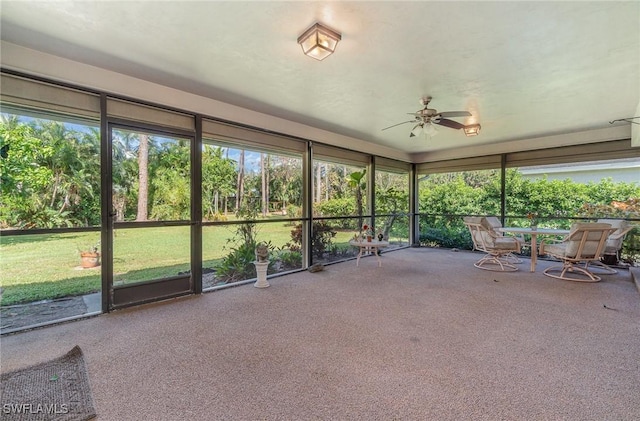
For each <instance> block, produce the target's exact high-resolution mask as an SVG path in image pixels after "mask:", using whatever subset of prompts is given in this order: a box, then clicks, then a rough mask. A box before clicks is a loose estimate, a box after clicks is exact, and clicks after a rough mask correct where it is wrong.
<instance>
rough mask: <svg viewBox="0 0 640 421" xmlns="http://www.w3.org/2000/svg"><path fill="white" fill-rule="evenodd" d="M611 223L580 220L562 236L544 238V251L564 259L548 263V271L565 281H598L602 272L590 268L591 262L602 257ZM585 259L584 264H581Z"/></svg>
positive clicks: (542, 248) (542, 251)
mask: <svg viewBox="0 0 640 421" xmlns="http://www.w3.org/2000/svg"><path fill="white" fill-rule="evenodd" d="M612 231H613V229H612V228H611V224H605V223H597V222H576V223H574V224H573V225H571V231H570V232H569V234H567V235H566V236H565V237H564V238H563V239H562V240H543V241H542V242H541V243H540V254H541V255H542V254H548V255H549V256H552V257H555V258H557V259H560V260H561V261H562V265H559V266H558V265H556V266H551V267H548V268H547V269H545V270H544V274H545V275H547V276H550V277H552V278H557V279H564V280H565V281H577V282H598V281H600V280H601V278H600V277H599V276H597V275H596V274H594V273H592V272H591V271H589V269H588V267H589V266H588V265H589V263H593V262H597V261H600V257H601V256H602V252H603V251H604V247H605V245H606V243H607V238H608V237H609V234H610V233H611V232H612ZM580 263H584V267H581V266H579V264H580Z"/></svg>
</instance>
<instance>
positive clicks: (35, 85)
mask: <svg viewBox="0 0 640 421" xmlns="http://www.w3.org/2000/svg"><path fill="white" fill-rule="evenodd" d="M0 83H1V87H2V89H0V101H1V102H2V109H3V112H13V111H12V109H22V110H24V109H27V110H33V113H32V114H33V116H34V117H39V112H41V111H43V110H46V111H48V112H52V113H56V114H62V115H70V116H78V117H85V118H87V117H88V118H90V119H93V120H96V119H99V118H100V96H99V95H96V94H93V93H89V92H85V91H81V90H78V89H71V88H67V87H64V86H59V85H55V84H53V83H44V82H40V81H36V80H31V79H25V78H22V77H19V76H14V75H10V74H6V73H2V75H1V79H0Z"/></svg>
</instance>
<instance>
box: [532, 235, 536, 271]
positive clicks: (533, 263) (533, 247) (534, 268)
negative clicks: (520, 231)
mask: <svg viewBox="0 0 640 421" xmlns="http://www.w3.org/2000/svg"><path fill="white" fill-rule="evenodd" d="M537 237H538V234H536V233H535V232H532V233H531V272H535V271H536V262H537V261H538V246H537V244H536V241H537Z"/></svg>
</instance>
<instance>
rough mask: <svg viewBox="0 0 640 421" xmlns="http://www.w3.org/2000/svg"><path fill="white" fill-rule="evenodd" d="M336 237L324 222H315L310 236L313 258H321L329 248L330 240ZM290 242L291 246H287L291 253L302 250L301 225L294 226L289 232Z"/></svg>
mask: <svg viewBox="0 0 640 421" xmlns="http://www.w3.org/2000/svg"><path fill="white" fill-rule="evenodd" d="M335 236H336V231H334V230H333V227H332V226H331V225H329V224H328V223H327V222H325V221H316V222H314V223H313V234H312V236H311V252H312V253H313V255H314V256H315V257H318V258H322V256H323V255H324V253H325V251H326V250H327V249H328V248H329V247H330V246H331V239H332V238H333V237H335ZM291 240H293V244H289V245H288V246H289V248H290V249H291V250H293V251H300V250H301V249H302V224H298V225H296V227H295V228H294V229H293V230H291Z"/></svg>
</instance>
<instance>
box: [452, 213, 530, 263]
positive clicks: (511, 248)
mask: <svg viewBox="0 0 640 421" xmlns="http://www.w3.org/2000/svg"><path fill="white" fill-rule="evenodd" d="M464 223H465V225H466V226H467V227H468V228H469V232H470V233H471V239H472V241H473V249H474V250H479V251H483V252H485V253H487V254H486V255H485V256H483V257H482V258H481V259H480V260H478V261H477V262H476V263H474V264H473V265H474V266H475V267H477V268H478V269H484V270H492V271H500V272H514V271H516V270H518V268H517V267H516V266H514V265H513V264H512V263H511V262H510V261H509V260H508V258H507V256H508V255H509V254H510V253H518V252H520V243H519V242H518V240H516V239H515V238H513V237H504V236H502V235H497V234H496V233H495V231H494V230H493V228H492V227H491V224H490V223H489V221H487V218H485V217H472V216H467V217H465V218H464Z"/></svg>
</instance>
